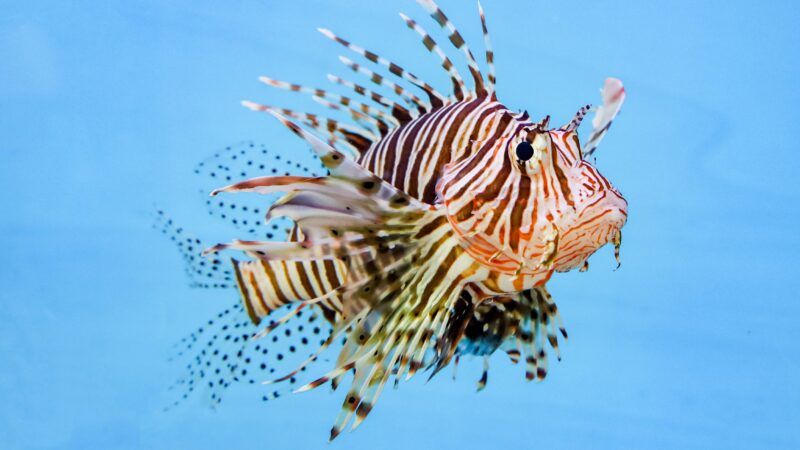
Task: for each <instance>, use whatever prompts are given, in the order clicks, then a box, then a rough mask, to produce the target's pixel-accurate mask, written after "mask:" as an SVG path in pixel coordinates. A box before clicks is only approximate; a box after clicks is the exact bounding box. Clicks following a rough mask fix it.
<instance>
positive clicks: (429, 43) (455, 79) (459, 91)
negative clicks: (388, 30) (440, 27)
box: [400, 13, 468, 101]
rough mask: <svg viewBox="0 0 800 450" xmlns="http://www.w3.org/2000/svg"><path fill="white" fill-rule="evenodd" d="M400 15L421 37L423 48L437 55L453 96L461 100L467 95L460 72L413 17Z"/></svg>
mask: <svg viewBox="0 0 800 450" xmlns="http://www.w3.org/2000/svg"><path fill="white" fill-rule="evenodd" d="M400 17H401V18H402V19H403V20H404V21H405V22H406V25H407V26H408V28H410V29H412V30H414V31H415V32H416V33H417V34H419V36H420V37H421V38H422V44H423V45H424V46H425V48H426V49H427V50H428V51H429V52H430V53H433V54H435V55H436V56H438V57H439V59H440V60H441V61H442V63H441V66H442V69H444V70H445V72H447V74H448V76H450V81H451V82H452V83H453V95H454V96H455V98H456V100H458V101H461V100H464V98H465V97H466V96H467V95H468V93H467V89H466V86H465V85H464V79H463V78H461V74H459V73H458V69H456V67H455V65H454V64H453V61H451V60H450V58H449V57H448V56H447V55H446V54H445V53H444V51H442V49H441V48H440V47H439V45H438V44H437V43H436V41H435V40H433V38H432V37H431V35H430V34H428V32H427V31H425V29H424V28H422V26H421V25H419V24H418V23H417V22H416V21H415V20H414V19H412V18H410V17H408V16H407V15H405V14H403V13H400Z"/></svg>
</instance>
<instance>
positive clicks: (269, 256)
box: [209, 0, 627, 438]
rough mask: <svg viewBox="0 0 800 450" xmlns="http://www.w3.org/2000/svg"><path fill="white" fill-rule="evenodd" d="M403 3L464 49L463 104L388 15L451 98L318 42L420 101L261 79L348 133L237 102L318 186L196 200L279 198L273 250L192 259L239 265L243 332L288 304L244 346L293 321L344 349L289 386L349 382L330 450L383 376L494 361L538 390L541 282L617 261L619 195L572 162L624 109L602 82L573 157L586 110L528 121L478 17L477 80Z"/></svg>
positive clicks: (297, 184)
mask: <svg viewBox="0 0 800 450" xmlns="http://www.w3.org/2000/svg"><path fill="white" fill-rule="evenodd" d="M419 2H420V3H421V4H422V5H423V6H424V7H425V8H426V10H427V11H428V12H429V13H430V14H431V16H432V17H433V19H434V20H435V21H436V22H437V23H438V24H439V25H440V26H441V27H442V28H443V29H444V30H446V31H447V33H448V37H449V40H450V42H451V43H452V44H453V45H454V46H455V47H456V48H457V49H459V50H461V51H463V52H464V54H465V56H466V59H467V65H468V67H469V70H470V74H471V75H472V79H473V81H474V86H473V89H469V88H467V87H466V84H465V83H464V81H463V79H462V78H461V76H460V75H459V74H458V72H457V70H456V69H455V67H454V64H453V63H452V61H451V60H450V59H449V58H448V57H447V56H446V55H445V54H444V52H443V51H442V50H441V49H440V48H439V47H438V45H437V44H436V43H435V42H434V41H433V39H432V38H431V37H430V35H429V34H428V33H427V32H426V31H424V30H423V29H422V28H421V26H420V25H419V24H417V23H416V22H415V21H413V20H411V19H410V18H408V17H406V16H403V18H404V20H405V21H406V24H407V25H408V27H409V28H411V29H412V30H414V31H416V32H417V33H418V34H419V35H420V36H421V37H422V40H423V43H424V44H425V47H426V49H428V50H429V51H430V52H431V53H434V54H436V55H437V56H439V58H440V60H441V62H442V67H443V68H444V70H446V71H447V73H448V75H449V76H450V79H451V81H452V83H453V94H452V95H448V96H445V95H442V94H440V93H438V92H437V91H435V90H434V89H433V88H432V87H431V86H430V85H429V84H428V83H425V82H423V81H422V80H420V79H419V78H417V77H416V76H414V75H413V74H411V73H409V72H407V71H405V70H404V69H402V68H400V67H399V66H397V65H396V64H394V63H392V62H390V61H388V60H386V59H384V58H382V57H380V56H378V55H377V54H375V53H373V52H370V51H368V50H365V49H363V48H361V47H358V46H356V45H354V44H352V43H350V42H348V41H346V40H344V39H342V38H339V37H338V36H336V35H334V34H333V33H331V32H329V31H327V30H321V31H322V32H323V34H325V35H326V36H327V37H329V38H331V39H333V40H334V41H336V42H338V43H340V44H342V45H344V46H345V47H347V48H349V49H350V50H353V51H355V52H356V53H358V54H360V55H362V56H363V57H365V58H366V59H367V60H369V61H371V62H373V63H376V64H378V65H383V66H385V67H386V68H388V70H389V72H390V74H392V75H393V76H395V77H396V78H398V81H405V82H407V83H410V84H411V85H413V86H415V87H417V88H420V89H421V90H422V91H423V93H424V95H426V96H427V100H422V99H420V98H419V97H417V96H416V95H414V94H412V93H410V92H409V91H408V90H406V89H405V88H403V87H401V86H400V85H399V84H397V83H395V82H394V81H390V80H389V78H388V77H384V76H382V75H378V74H376V73H375V72H372V71H371V70H370V69H367V68H366V67H364V66H361V65H359V64H357V63H354V62H352V61H350V60H349V59H347V58H343V59H342V61H343V62H344V63H345V64H346V65H347V66H348V67H349V68H350V69H352V70H353V71H355V72H360V73H362V74H365V75H368V76H369V77H370V81H371V82H373V83H375V84H377V85H381V86H383V87H384V88H390V89H391V90H392V91H393V92H394V93H395V94H397V96H399V97H400V98H402V100H403V101H404V102H405V105H401V104H398V103H396V102H394V101H392V100H389V99H387V98H386V97H384V96H382V95H381V94H378V93H377V92H374V91H371V90H369V89H367V88H365V87H364V86H360V85H357V84H355V83H352V82H349V81H347V80H344V79H341V78H339V77H334V76H330V77H329V78H330V79H331V81H333V82H335V83H337V84H339V85H342V86H345V87H347V88H350V89H352V90H353V91H354V92H355V93H356V94H358V95H360V96H363V97H366V98H367V100H368V101H369V102H370V103H362V102H359V101H357V100H354V99H353V98H350V97H346V96H343V95H338V94H332V93H330V92H328V91H325V90H322V89H316V88H308V87H304V86H299V85H295V84H291V83H285V82H282V81H277V80H274V79H271V78H266V77H262V81H263V82H265V83H266V84H268V85H271V86H274V87H278V88H283V89H288V90H291V91H297V92H304V93H307V94H310V95H312V96H313V98H314V99H315V100H317V101H318V102H320V103H322V104H323V105H325V106H328V107H330V108H332V109H334V110H337V111H340V112H344V113H345V114H348V115H349V116H350V117H351V118H352V119H353V121H354V125H346V124H343V123H341V122H339V121H337V120H334V119H329V118H323V117H321V116H318V115H315V114H307V113H298V112H295V111H292V110H289V109H283V108H275V107H271V106H266V105H261V104H256V103H253V102H245V106H247V107H249V108H251V109H254V110H257V111H264V112H267V113H269V114H271V115H272V116H274V117H275V118H277V119H278V120H279V121H280V122H281V123H283V124H284V125H285V126H286V127H287V128H288V129H289V130H291V131H292V132H293V133H295V134H296V135H297V136H299V137H300V138H302V139H303V140H304V141H305V142H306V143H307V144H309V145H310V147H311V149H312V151H313V152H314V153H315V155H316V156H317V157H319V159H320V160H321V161H322V163H323V165H324V166H325V167H326V168H327V169H328V171H329V175H328V176H324V177H299V176H290V175H287V176H277V177H276V176H267V177H258V178H253V179H250V180H245V181H242V182H239V183H235V184H233V185H230V186H227V187H223V188H221V189H219V190H217V191H215V192H214V193H213V195H217V194H220V193H223V192H224V193H233V192H243V191H249V192H258V193H263V194H272V193H276V192H280V193H283V194H284V195H283V197H281V198H280V199H279V200H278V201H277V202H275V203H274V204H273V205H272V206H271V207H270V210H269V214H268V215H267V219H268V220H269V219H270V218H272V217H287V218H289V219H291V220H292V221H293V223H294V228H293V230H292V232H291V236H290V238H289V239H288V240H287V242H274V241H233V242H231V243H228V244H219V245H217V246H215V247H213V248H212V249H210V250H209V252H211V253H216V252H219V251H223V250H238V251H241V252H242V253H243V254H244V255H246V257H247V259H246V260H243V261H239V260H234V261H233V266H234V270H235V275H236V280H237V284H238V286H239V290H240V292H241V294H242V298H243V302H244V305H245V307H246V310H247V312H248V314H249V316H250V318H251V320H252V321H253V322H254V323H255V324H259V323H261V321H262V320H263V319H264V318H265V317H268V316H269V315H270V313H271V312H272V311H274V310H276V309H278V308H279V307H281V306H283V305H287V304H295V305H297V307H296V309H295V310H294V312H292V313H290V314H289V315H287V316H285V317H283V318H280V319H278V320H272V321H271V322H270V324H269V325H268V326H267V327H266V328H265V329H264V331H263V332H262V333H260V335H261V336H263V335H266V334H267V333H269V332H270V331H272V330H273V329H274V328H276V327H278V326H280V325H281V324H283V323H285V322H286V321H288V320H291V318H292V317H293V316H294V315H295V314H297V313H298V312H299V311H301V310H302V309H303V308H308V307H311V308H319V309H321V310H322V312H323V313H324V315H325V317H326V318H327V319H328V320H329V321H330V322H331V323H332V324H333V332H332V334H331V336H330V337H329V338H328V340H326V341H325V342H324V343H323V344H322V346H321V348H320V350H319V351H320V352H321V351H323V350H324V349H325V348H327V347H328V346H329V345H330V344H331V343H332V342H334V340H335V339H337V338H342V339H343V340H344V345H343V348H342V350H341V352H340V353H339V355H338V358H337V360H336V364H335V366H334V368H333V369H332V370H331V371H330V372H328V373H326V374H325V375H323V376H322V377H320V378H318V379H316V380H314V381H312V382H311V383H308V384H307V385H305V386H304V387H302V388H300V391H303V390H308V389H311V388H314V387H317V386H319V385H321V384H324V383H326V382H329V381H330V382H331V383H333V385H334V386H336V385H338V384H339V382H340V381H341V379H342V377H343V376H344V375H345V374H347V373H350V372H352V373H353V381H352V384H351V385H350V388H349V390H348V393H347V395H346V398H345V401H344V403H343V405H342V411H341V413H340V415H339V417H337V419H336V422H335V424H334V427H333V429H332V431H331V438H334V437H336V436H337V435H338V434H339V432H340V431H341V430H342V428H343V427H344V425H345V424H347V423H349V422H351V421H352V424H353V427H355V426H357V425H358V424H359V423H360V422H361V421H362V420H363V419H364V418H365V417H366V415H367V414H368V413H369V412H370V411H371V409H372V406H373V405H374V403H375V401H376V400H377V398H378V396H379V395H380V393H381V392H382V390H383V387H384V385H385V384H386V382H387V381H388V380H389V378H392V377H394V378H395V383H397V382H398V381H399V380H401V379H403V378H406V379H407V378H410V377H411V376H413V375H414V374H415V373H416V372H417V371H418V370H420V369H424V368H430V369H431V370H432V374H435V373H437V372H438V371H439V370H441V369H442V368H443V367H445V366H447V365H448V364H449V363H450V362H451V361H452V360H453V358H455V359H456V361H457V359H458V357H459V356H460V355H463V354H475V355H482V356H488V355H491V354H492V353H493V352H495V351H496V350H497V349H500V348H503V349H504V350H506V351H507V352H508V354H509V356H511V357H512V360H516V359H519V358H520V357H521V356H522V355H523V354H524V357H525V362H526V377H527V378H528V379H536V378H538V379H542V378H543V377H544V375H545V374H546V354H545V351H544V345H543V343H544V342H548V343H549V345H550V346H551V347H553V348H554V349H555V350H556V351H557V339H556V337H555V336H556V330H557V329H560V330H561V333H562V334H563V335H564V336H565V337H566V333H565V331H564V329H563V326H562V325H560V323H559V320H560V319H559V318H558V313H557V309H556V307H555V304H554V303H553V301H552V298H551V297H550V295H549V294H548V293H547V291H546V289H545V283H546V282H547V281H548V280H549V279H550V277H551V276H552V274H553V273H554V272H556V271H567V270H571V269H573V268H577V267H585V266H586V261H587V259H588V257H589V256H590V255H591V254H593V253H594V252H595V251H596V250H597V249H598V248H600V247H601V246H603V245H605V244H607V243H612V244H614V245H615V247H616V248H617V249H618V248H619V244H620V240H621V233H620V230H621V228H622V226H623V225H624V223H625V220H626V218H627V203H626V202H625V200H624V198H623V197H622V195H621V194H620V193H619V192H618V191H617V190H616V189H615V188H614V187H613V186H612V185H611V184H610V183H609V182H608V180H606V179H605V178H604V177H603V176H602V175H600V173H599V172H598V171H597V169H596V168H595V167H594V166H593V165H592V164H591V163H590V162H589V161H588V156H591V155H592V153H593V152H594V150H595V149H596V147H597V144H598V143H599V141H600V140H601V139H602V137H603V136H604V135H605V133H606V131H607V130H608V127H609V126H610V123H611V121H612V120H613V118H614V117H615V116H616V114H617V112H618V111H619V107H620V105H621V104H622V101H623V100H624V95H625V93H624V89H623V88H622V84H621V83H620V82H619V81H618V80H615V79H609V80H607V82H606V86H605V87H604V89H603V106H601V107H600V108H598V109H597V110H596V113H595V118H594V120H593V128H594V130H593V131H592V133H591V134H590V136H589V139H588V141H587V144H586V145H581V143H580V141H579V138H578V134H577V129H578V126H579V125H580V124H581V120H582V119H583V117H584V116H585V115H586V114H587V112H589V110H590V108H589V107H588V106H587V107H584V108H581V109H580V110H579V111H578V113H577V114H576V116H575V118H573V120H572V121H570V122H569V123H568V124H567V125H564V126H562V127H559V128H550V127H549V117H547V118H545V119H543V120H541V121H538V122H536V121H532V120H531V119H530V118H529V116H528V114H527V113H514V112H512V111H510V110H508V109H507V108H506V107H504V106H503V105H502V104H501V103H499V102H498V101H497V98H496V95H495V92H494V83H495V77H494V68H493V53H492V52H491V50H490V48H489V47H488V43H489V41H488V34H487V31H486V23H485V20H484V17H483V12H482V11H481V19H482V24H483V30H484V34H485V36H487V39H486V43H487V63H488V64H489V67H490V74H489V77H488V79H484V78H483V76H482V75H481V73H480V70H479V69H478V66H477V63H476V62H475V60H474V57H473V56H472V53H471V51H470V50H469V49H468V48H467V46H466V44H465V42H464V40H463V39H462V38H461V36H460V34H459V33H458V31H457V30H456V29H455V27H454V26H453V25H452V23H451V22H450V21H449V20H448V19H447V17H446V16H445V15H444V13H442V11H441V10H440V9H439V8H438V6H436V5H435V4H434V3H433V2H432V1H430V0H420V1H419ZM301 124H302V125H304V127H303V126H301ZM309 129H310V130H312V131H315V132H317V133H319V134H321V135H323V137H317V135H316V134H314V133H312V131H309ZM315 359H316V356H314V357H312V358H310V359H309V361H307V362H306V363H304V364H303V365H301V366H300V367H298V369H297V370H295V371H293V372H292V373H290V374H287V375H286V376H285V377H283V378H281V379H286V378H287V377H291V376H293V375H294V374H296V373H297V371H299V370H303V369H304V368H305V366H306V365H307V364H308V363H310V362H311V361H314V360H315ZM485 381H486V377H485V374H484V377H483V378H482V382H481V383H483V384H485ZM479 386H482V384H480V383H479Z"/></svg>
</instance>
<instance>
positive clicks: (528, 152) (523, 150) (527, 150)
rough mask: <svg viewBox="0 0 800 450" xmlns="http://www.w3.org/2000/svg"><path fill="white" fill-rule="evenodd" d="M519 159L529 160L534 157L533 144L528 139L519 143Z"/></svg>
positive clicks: (517, 151)
mask: <svg viewBox="0 0 800 450" xmlns="http://www.w3.org/2000/svg"><path fill="white" fill-rule="evenodd" d="M516 153H517V159H518V160H520V161H527V160H529V159H531V158H532V157H533V146H532V145H531V144H530V142H528V141H522V142H520V143H519V144H517V150H516Z"/></svg>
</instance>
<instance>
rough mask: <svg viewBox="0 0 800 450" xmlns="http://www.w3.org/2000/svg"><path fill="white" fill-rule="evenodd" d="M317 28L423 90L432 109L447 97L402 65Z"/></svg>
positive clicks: (445, 100)
mask: <svg viewBox="0 0 800 450" xmlns="http://www.w3.org/2000/svg"><path fill="white" fill-rule="evenodd" d="M317 30H318V31H319V32H320V33H322V34H323V35H324V36H325V37H327V38H328V39H331V40H333V41H336V42H338V43H339V44H341V45H343V46H345V47H347V48H348V49H350V50H352V51H353V52H355V53H358V54H359V55H361V56H363V57H364V58H366V59H368V60H370V61H372V62H373V63H375V64H380V65H382V66H384V67H386V68H388V69H389V72H390V73H392V74H393V75H395V76H397V77H400V78H403V79H404V80H406V81H408V82H410V83H411V84H413V85H414V86H417V87H418V88H420V89H422V90H423V91H425V93H426V94H428V99H429V101H430V102H431V106H432V107H433V109H437V108H440V107H442V106H443V105H444V104H445V103H446V102H447V98H446V97H445V96H444V95H442V94H440V93H439V92H437V91H436V89H434V88H433V87H432V86H431V85H430V84H428V83H426V82H425V81H423V80H421V79H419V77H417V76H416V75H414V74H413V73H411V72H408V71H407V70H405V69H403V68H402V67H400V66H398V65H397V64H395V63H393V62H392V61H389V60H388V59H386V58H384V57H382V56H380V55H378V54H377V53H374V52H371V51H369V50H366V49H364V48H362V47H359V46H357V45H355V44H352V43H350V42H349V41H346V40H345V39H342V38H340V37H339V36H337V35H335V34H333V33H332V32H331V31H330V30H328V29H325V28H317Z"/></svg>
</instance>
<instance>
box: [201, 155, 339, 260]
mask: <svg viewBox="0 0 800 450" xmlns="http://www.w3.org/2000/svg"><path fill="white" fill-rule="evenodd" d="M326 172H327V170H326V169H325V167H324V166H322V164H321V163H320V161H319V159H318V158H316V157H313V155H312V156H311V157H298V156H297V155H293V154H290V153H289V152H288V151H282V150H277V149H272V148H267V147H266V146H265V145H264V144H257V143H255V142H253V141H242V142H238V143H235V144H231V145H227V146H225V147H223V148H221V149H220V150H218V151H216V152H214V153H213V154H212V155H210V156H209V157H207V158H204V159H203V160H202V161H200V162H199V163H197V164H196V165H195V167H194V173H195V174H196V175H197V176H198V177H199V178H200V185H199V190H198V191H199V195H200V197H201V198H202V199H203V202H204V203H205V206H206V210H207V211H208V213H209V215H211V216H213V217H215V218H217V219H220V220H222V221H224V222H227V224H230V225H233V227H234V228H236V229H237V230H238V232H237V234H238V235H239V236H240V237H242V238H244V239H265V238H266V239H278V240H281V239H284V238H285V237H286V233H287V232H288V230H289V229H291V227H292V223H291V222H290V221H288V220H275V221H272V222H271V223H269V224H267V221H266V220H265V215H266V213H267V210H268V206H269V205H270V204H271V203H272V202H273V201H274V200H275V199H276V198H277V196H275V197H274V198H266V199H265V198H264V197H263V196H260V195H243V196H237V197H236V198H230V197H229V198H211V197H209V196H208V193H209V192H211V191H212V190H213V189H214V188H216V187H218V186H219V185H220V184H221V183H226V182H233V181H234V180H239V179H246V178H249V177H253V176H259V175H273V176H275V175H297V176H304V177H316V176H320V175H321V174H324V173H326ZM201 250H202V249H201ZM223 264H225V265H227V264H228V261H227V260H224V261H223ZM231 275H232V274H231Z"/></svg>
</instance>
